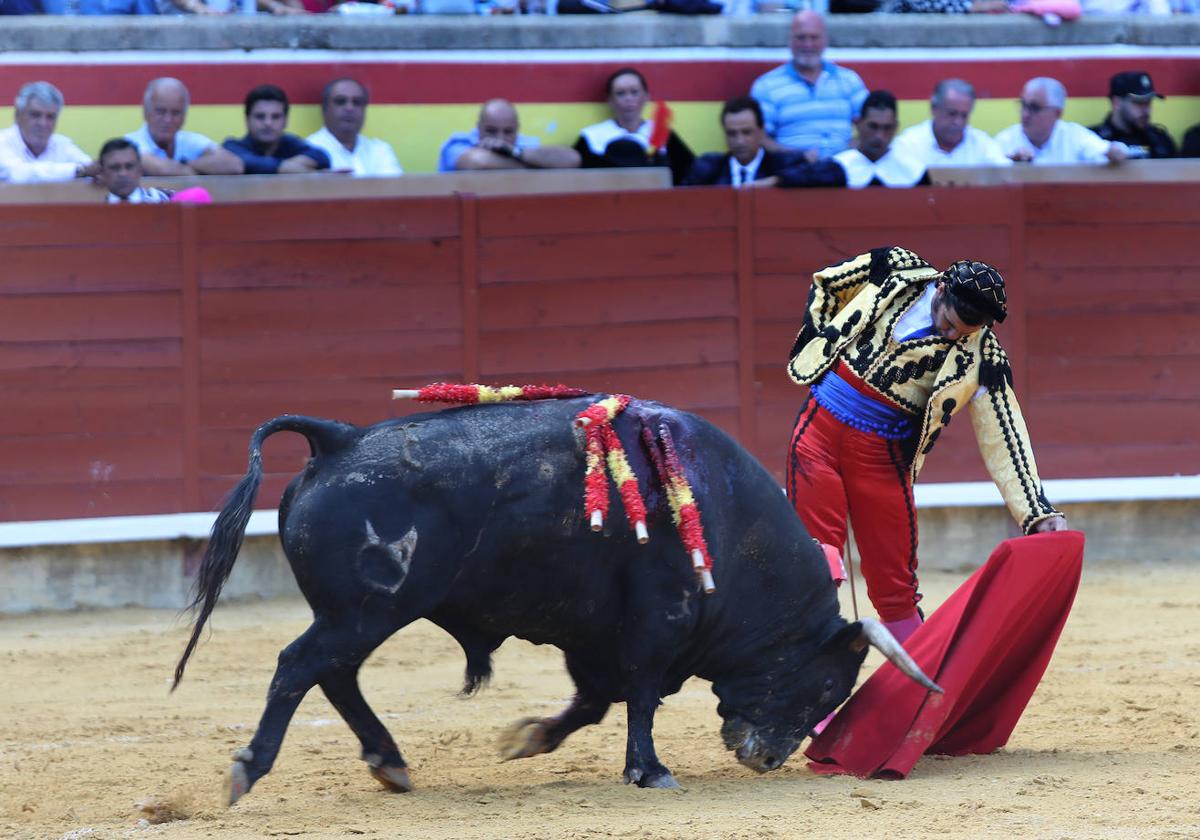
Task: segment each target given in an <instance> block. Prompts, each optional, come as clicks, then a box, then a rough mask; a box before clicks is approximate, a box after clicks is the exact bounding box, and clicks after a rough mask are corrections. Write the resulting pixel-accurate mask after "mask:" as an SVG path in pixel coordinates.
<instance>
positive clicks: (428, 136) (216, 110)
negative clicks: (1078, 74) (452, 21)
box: [58, 96, 1200, 173]
mask: <svg viewBox="0 0 1200 840" xmlns="http://www.w3.org/2000/svg"><path fill="white" fill-rule="evenodd" d="M1108 108H1109V105H1108V100H1107V99H1106V98H1103V97H1092V98H1078V99H1069V100H1068V101H1067V108H1066V112H1065V114H1064V118H1065V119H1068V120H1071V121H1073V122H1079V123H1083V124H1084V125H1094V124H1095V123H1098V122H1100V121H1101V120H1103V119H1104V115H1105V114H1107V113H1108ZM671 109H672V110H673V111H674V112H675V123H674V125H675V130H676V131H677V132H678V133H679V135H680V136H681V137H683V138H684V139H685V140H686V141H687V143H688V145H689V146H691V148H692V149H693V150H694V151H695V152H696V153H697V154H701V153H703V152H719V151H724V149H725V140H724V137H723V136H722V134H721V128H720V125H719V124H718V116H719V114H720V111H721V103H720V102H679V103H671ZM478 113H479V110H478V107H477V106H475V105H372V106H371V107H370V110H369V112H368V120H367V125H366V129H365V133H366V134H368V135H370V136H371V137H380V138H382V139H384V140H386V141H388V142H389V143H391V144H392V145H393V146H394V147H395V149H396V155H397V157H399V158H400V163H401V165H402V166H403V167H404V170H405V171H406V172H413V173H417V172H435V171H436V170H437V158H438V151H439V150H440V149H441V146H442V143H443V142H445V140H446V138H447V137H449V136H450V135H451V134H453V133H454V132H456V131H467V130H469V129H470V128H471V127H472V126H473V125H474V123H475V119H476V117H477V116H478ZM520 113H521V132H522V133H523V134H530V135H533V136H535V137H538V138H539V139H540V140H541V141H542V142H543V143H556V144H562V145H568V146H569V145H571V144H573V143H574V142H575V140H576V139H577V138H578V137H579V131H580V129H581V128H583V127H584V126H586V125H590V124H592V123H595V122H599V121H601V120H603V119H606V118H607V117H608V110H607V107H606V106H605V105H603V104H593V103H540V104H529V105H522V106H521V108H520ZM289 116H290V125H289V126H288V130H289V131H291V132H293V133H295V134H299V135H300V136H302V137H303V136H307V135H309V134H311V133H312V132H314V131H316V130H317V129H318V128H320V127H321V112H320V109H319V108H318V107H317V106H315V105H297V106H295V107H293V108H292V110H291V113H290V115H289ZM899 116H900V125H901V128H906V127H908V126H910V125H915V124H916V123H919V122H921V121H922V120H926V119H928V118H929V103H928V101H927V100H924V99H914V100H904V101H902V102H901V103H900V114H899ZM1019 117H1020V114H1019V113H1018V111H1017V104H1016V100H1010V99H981V100H979V102H977V103H976V106H975V112H974V114H973V115H972V117H971V125H973V126H975V127H976V128H979V129H982V130H983V131H986V132H987V133H989V134H995V133H996V132H998V131H1000V130H1001V129H1003V128H1007V127H1008V126H1010V125H1012V124H1013V123H1015V122H1017V121H1018V119H1019ZM1198 117H1200V96H1172V97H1170V98H1168V99H1165V100H1162V101H1158V102H1155V105H1154V121H1155V122H1156V123H1159V124H1161V125H1163V126H1164V127H1166V129H1167V130H1168V131H1169V132H1171V134H1172V136H1174V138H1175V139H1176V140H1177V141H1178V140H1180V139H1182V137H1183V133H1184V132H1185V131H1186V130H1187V129H1188V128H1190V127H1191V126H1192V125H1194V124H1195V123H1196V121H1197V118H1198ZM141 124H142V113H141V108H139V107H134V106H83V105H80V106H72V105H70V104H68V105H67V107H66V108H64V109H63V113H62V117H61V118H60V119H59V126H58V130H59V131H60V132H62V133H63V134H66V135H67V136H68V137H70V138H71V139H72V140H74V141H75V142H76V143H78V144H79V146H80V147H82V148H83V150H84V151H86V152H88V153H89V154H96V153H97V152H98V151H99V149H100V147H101V146H102V145H103V144H104V142H105V141H106V140H108V139H109V138H111V137H116V136H119V135H122V134H126V133H128V132H130V131H134V130H136V129H137V128H138V126H140V125H141ZM186 128H188V129H189V130H191V131H198V132H200V133H201V134H204V135H206V136H208V137H211V138H213V140H215V141H217V142H221V141H222V140H224V139H225V138H226V137H231V136H237V137H240V136H242V135H243V134H245V121H244V119H243V116H242V108H241V106H239V105H196V106H194V107H192V109H191V111H190V112H189V113H188V119H187V125H186Z"/></svg>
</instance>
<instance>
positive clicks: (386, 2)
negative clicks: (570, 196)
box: [0, 0, 1200, 24]
mask: <svg viewBox="0 0 1200 840" xmlns="http://www.w3.org/2000/svg"><path fill="white" fill-rule="evenodd" d="M820 5H821V7H826V6H827V7H828V8H829V10H830V11H832V12H835V13H867V12H885V13H920V14H980V13H982V14H992V15H994V14H1006V13H1030V14H1035V15H1038V16H1041V17H1043V18H1045V19H1046V20H1047V22H1048V23H1053V24H1057V23H1059V22H1061V21H1062V20H1064V19H1065V20H1072V19H1075V18H1078V17H1079V16H1080V15H1084V14H1088V15H1113V14H1119V15H1142V16H1159V17H1165V16H1170V15H1173V14H1188V13H1195V12H1200V0H828V2H821V3H820ZM813 7H814V3H813V2H812V0H0V15H40V14H47V15H189V14H191V15H206V16H208V15H223V14H228V13H231V12H239V11H241V12H250V13H256V12H261V13H265V14H272V15H303V14H323V13H328V12H333V13H341V14H355V15H364V14H397V13H398V14H481V15H512V14H611V13H617V12H628V11H659V12H668V13H671V14H701V15H715V14H727V15H745V14H755V13H758V12H779V11H795V10H797V9H800V8H813Z"/></svg>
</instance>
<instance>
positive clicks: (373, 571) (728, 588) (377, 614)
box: [175, 398, 936, 803]
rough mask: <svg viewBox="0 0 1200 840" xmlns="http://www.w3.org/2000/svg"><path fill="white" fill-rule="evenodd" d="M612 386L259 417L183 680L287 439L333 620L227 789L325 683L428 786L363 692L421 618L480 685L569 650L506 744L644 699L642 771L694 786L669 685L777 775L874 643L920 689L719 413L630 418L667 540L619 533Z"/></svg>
mask: <svg viewBox="0 0 1200 840" xmlns="http://www.w3.org/2000/svg"><path fill="white" fill-rule="evenodd" d="M594 401H595V398H583V399H571V400H552V401H543V402H529V403H505V404H498V405H490V406H469V407H462V408H455V409H449V410H446V411H442V412H438V413H433V414H424V415H418V416H413V417H408V418H404V419H399V420H392V421H388V422H384V423H380V424H378V425H375V426H370V427H367V428H358V427H355V426H350V425H347V424H343V423H337V422H333V421H328V420H318V419H314V418H309V417H301V416H283V417H278V418H276V419H274V420H271V421H269V422H267V423H265V424H263V425H262V426H261V427H259V428H258V429H257V430H256V431H255V432H254V435H253V437H252V438H251V442H250V465H249V469H248V471H247V473H246V475H245V477H243V478H242V480H241V482H240V483H239V484H238V486H237V487H236V488H235V489H234V491H233V492H232V493H231V494H230V497H229V499H228V501H227V502H226V504H225V507H224V509H223V510H222V511H221V513H220V515H219V516H218V518H217V521H216V523H215V525H214V526H213V532H212V537H211V539H210V541H209V545H208V548H207V551H206V553H205V556H204V561H203V563H202V566H201V568H200V571H199V573H198V576H197V581H196V593H195V600H194V601H193V607H198V608H199V614H198V616H197V618H196V621H195V624H194V627H193V632H192V635H191V638H190V640H189V642H188V645H187V648H186V650H185V651H184V654H183V656H182V658H181V659H180V662H179V665H178V666H177V668H176V671H175V683H176V685H178V682H179V680H180V679H181V678H182V676H183V670H184V667H185V666H186V664H187V660H188V658H189V657H190V655H191V653H192V651H193V650H194V648H195V645H196V641H197V639H198V638H199V635H200V632H201V630H202V628H203V626H204V624H205V622H206V621H207V619H208V617H209V615H210V614H211V612H212V610H213V608H214V607H215V606H216V602H217V598H218V596H219V594H220V591H221V587H222V586H223V584H224V583H225V581H226V580H227V579H228V577H229V574H230V572H231V570H232V568H233V563H234V560H235V559H236V557H237V553H238V550H239V548H240V547H241V543H242V537H243V534H244V533H245V527H246V522H247V520H248V518H249V516H250V512H251V509H252V506H253V503H254V497H255V495H256V493H257V491H258V486H259V483H260V481H261V478H262V444H263V441H264V440H265V439H266V438H267V437H269V436H270V435H272V434H274V433H276V432H280V431H292V432H297V433H299V434H302V435H304V437H305V438H307V439H308V442H309V445H310V447H311V450H312V457H311V459H310V460H309V461H308V463H307V465H306V466H305V468H304V470H303V472H302V473H301V474H300V475H298V476H297V477H296V478H294V479H293V480H292V482H291V483H290V484H289V485H288V488H287V490H286V491H285V493H284V495H283V499H282V501H281V503H280V506H279V533H280V539H281V540H282V543H283V547H284V551H285V552H286V554H287V558H288V561H289V562H290V564H291V567H292V571H293V573H294V574H295V576H296V581H297V583H298V584H299V586H300V590H301V591H302V592H303V594H304V597H305V598H306V599H307V600H308V603H309V604H310V605H311V607H312V610H313V623H312V625H311V626H310V627H309V628H308V629H307V630H306V631H305V632H304V633H303V634H302V635H301V636H300V637H299V638H298V639H296V640H295V641H294V642H292V643H291V644H290V645H288V646H287V647H286V648H285V649H284V650H283V651H282V653H281V654H280V656H279V664H278V667H277V669H276V671H275V677H274V679H273V680H272V682H271V686H270V689H269V691H268V694H267V705H266V709H265V710H264V711H263V715H262V719H261V720H260V722H259V726H258V729H257V731H256V732H255V734H254V738H253V740H252V741H251V742H250V745H249V746H248V747H247V748H245V749H242V750H239V751H238V752H237V753H236V754H235V756H234V759H235V760H234V763H233V765H232V767H231V770H230V774H229V777H228V783H229V785H230V789H229V801H230V802H231V803H232V802H234V801H236V800H237V798H238V797H239V796H241V795H242V794H244V793H245V792H246V791H248V790H249V789H250V787H251V786H252V785H253V784H254V783H255V782H256V781H257V780H258V779H259V778H261V777H262V776H263V775H265V774H266V773H267V772H268V771H269V770H270V769H271V765H272V764H273V763H274V761H275V758H276V756H277V754H278V752H279V748H280V745H281V743H282V741H283V736H284V732H285V730H286V728H287V725H288V722H289V720H290V719H291V717H292V714H293V713H294V712H295V710H296V707H297V706H298V705H299V703H300V701H301V699H302V698H303V697H304V695H305V694H306V693H307V692H308V691H309V689H311V688H312V687H313V686H314V685H319V686H320V687H321V689H322V690H323V691H324V692H325V695H326V696H327V697H328V698H329V701H330V702H331V703H332V704H333V706H334V707H335V708H336V709H337V710H338V712H339V713H340V714H341V715H342V717H343V718H345V720H346V723H347V724H348V725H349V726H350V728H351V730H353V732H354V734H355V735H356V736H358V739H359V741H360V742H361V743H362V758H363V760H365V761H366V762H367V763H368V765H369V766H370V769H371V773H372V775H374V776H375V778H376V779H378V780H379V781H380V782H382V783H383V784H384V785H385V786H387V787H390V788H392V789H394V790H409V789H410V788H411V784H410V781H409V777H408V773H407V770H406V769H405V767H406V765H405V762H404V759H403V758H402V757H401V755H400V751H399V749H398V748H397V746H396V743H395V741H393V740H392V737H391V735H390V734H389V733H388V731H387V730H386V729H385V728H384V726H383V724H382V723H381V722H380V721H379V718H378V717H376V715H375V713H374V712H373V711H372V710H371V708H370V707H369V706H368V705H367V702H366V700H364V699H363V696H362V693H361V692H360V690H359V686H358V670H359V668H360V666H361V665H362V663H363V661H364V660H365V659H366V658H367V656H369V655H370V653H371V652H372V651H373V650H374V649H375V648H376V647H378V646H379V645H380V644H381V643H382V642H383V641H384V640H386V639H387V638H388V637H389V636H391V635H392V634H393V633H395V632H396V630H398V629H399V628H401V627H404V626H405V625H407V624H409V623H410V622H412V621H414V620H416V619H418V618H427V619H429V620H430V621H432V622H433V623H435V624H437V625H438V626H439V627H441V628H443V629H444V630H446V631H447V632H448V633H450V634H451V635H452V636H453V637H454V638H455V639H456V640H457V641H458V642H459V644H461V645H462V648H463V651H464V652H465V653H466V660H467V665H466V686H465V689H464V690H465V691H468V692H469V691H472V690H474V689H476V688H478V687H479V685H480V684H481V683H482V682H483V681H484V680H486V679H487V678H488V677H489V676H490V674H491V653H492V651H494V650H495V649H496V648H497V647H499V646H500V644H501V643H502V642H503V641H504V640H505V639H506V638H507V637H509V636H518V637H520V638H523V639H528V640H529V641H531V642H534V643H538V644H552V645H555V646H557V647H559V648H561V649H562V650H563V652H564V653H565V655H566V666H567V670H568V672H569V673H570V675H571V678H572V679H573V680H574V682H575V686H576V695H575V697H574V699H573V701H572V702H571V704H570V705H569V707H568V708H567V709H566V710H565V711H563V712H562V713H561V714H560V715H558V716H557V717H554V718H544V719H528V720H524V721H520V722H519V723H517V724H516V725H515V726H514V727H513V728H512V729H511V730H510V731H509V732H508V733H507V735H506V739H505V743H504V745H503V746H502V754H503V755H504V756H505V757H506V758H522V757H526V756H531V755H536V754H539V753H544V752H550V751H552V750H554V749H555V748H557V747H558V746H559V745H560V744H561V743H562V742H563V740H564V739H565V738H566V737H567V736H568V735H569V734H570V733H571V732H573V731H575V730H576V729H579V728H580V727H582V726H586V725H588V724H592V723H597V722H599V721H600V720H601V718H603V717H604V714H605V712H606V711H607V710H608V707H609V706H610V705H611V704H612V703H614V702H620V701H624V702H625V703H626V704H627V707H628V721H629V725H628V740H627V746H626V762H625V774H624V777H625V780H626V781H627V782H636V783H637V784H638V785H641V786H643V787H669V786H674V784H675V781H674V779H673V778H672V776H671V773H670V771H669V770H668V769H667V768H666V767H665V766H664V765H663V764H662V763H661V762H660V761H659V760H658V757H657V756H656V755H655V752H654V742H653V740H652V737H651V729H652V726H653V720H654V712H655V709H656V707H657V706H658V704H659V702H660V699H661V698H662V697H664V696H666V695H669V694H672V693H674V692H676V691H678V690H679V688H680V686H681V685H682V684H683V682H684V680H686V679H687V678H688V677H690V676H693V675H697V676H700V677H702V678H704V679H706V680H710V681H711V682H712V687H713V692H714V693H715V694H716V695H717V697H718V698H719V699H720V702H719V704H718V707H717V711H718V713H719V714H720V715H721V717H722V718H723V720H724V723H723V726H722V730H721V734H722V737H723V739H724V741H725V745H726V746H727V747H728V748H729V749H731V750H736V752H737V757H738V760H739V761H741V762H742V763H743V764H746V765H747V766H749V767H751V768H753V769H755V770H759V771H763V770H771V769H774V768H776V767H778V766H780V765H781V764H782V763H783V762H784V760H785V759H787V757H788V756H789V755H791V753H792V752H793V751H794V750H795V749H796V748H797V746H798V745H799V744H800V742H801V740H802V739H803V738H804V737H805V736H806V735H808V734H809V733H810V731H811V730H812V728H813V726H814V725H815V724H816V723H817V722H818V721H820V720H821V719H822V718H823V717H824V716H825V715H827V714H828V713H829V712H830V711H832V710H833V709H834V708H835V707H836V706H837V705H838V704H839V703H841V702H842V701H843V700H844V699H845V698H846V697H847V696H848V695H849V693H850V690H851V688H852V687H853V685H854V682H855V679H856V677H857V674H858V670H859V667H860V666H861V665H862V662H863V659H864V657H865V656H866V644H867V643H868V642H871V643H875V644H876V645H877V646H879V647H880V648H881V649H883V650H884V652H885V654H887V655H888V656H889V658H892V659H893V661H895V662H896V663H897V664H898V665H900V666H901V667H902V668H904V669H905V670H906V672H908V673H910V675H912V676H914V678H915V679H918V680H919V681H921V680H923V681H924V682H923V684H925V685H927V686H928V687H931V688H936V687H935V686H933V684H932V683H931V682H929V681H928V680H927V679H925V678H924V675H923V674H920V672H919V670H917V669H916V666H915V665H913V664H912V661H911V660H910V659H907V657H906V655H905V654H904V652H903V650H902V649H901V648H899V646H898V645H896V644H895V641H894V640H893V639H892V638H891V636H890V635H888V634H887V632H886V630H883V628H882V626H881V625H879V624H878V623H877V622H873V621H864V622H861V623H859V622H855V623H847V622H846V620H845V619H843V618H842V617H841V616H840V615H839V614H838V601H837V597H836V594H835V588H834V584H833V582H832V581H831V579H830V575H829V569H828V566H827V564H826V561H825V559H824V557H823V555H822V552H821V551H820V549H819V548H818V547H817V545H816V544H815V543H814V542H813V540H812V539H811V538H810V537H809V536H808V534H807V533H806V531H805V529H804V526H803V525H802V524H801V522H800V520H799V519H798V518H797V516H796V515H795V513H794V512H793V511H792V509H791V506H790V505H789V503H788V501H787V499H786V498H785V497H784V495H783V494H782V493H781V492H780V489H779V485H778V484H777V483H776V482H775V481H774V480H773V479H772V478H771V476H770V475H769V474H768V473H767V472H766V470H765V469H763V467H762V466H761V465H760V464H759V463H758V462H757V461H756V460H755V459H754V458H753V457H751V456H750V455H749V454H748V453H747V452H746V451H745V450H744V449H742V448H741V447H740V446H739V445H738V444H737V443H735V442H734V441H733V440H732V439H730V438H729V437H728V436H727V435H725V434H724V433H723V432H721V431H720V430H718V429H716V428H715V427H714V426H712V425H710V424H709V423H707V422H706V421H704V420H702V419H700V418H698V417H696V416H694V415H691V414H687V413H684V412H681V411H677V410H674V409H671V408H669V407H666V406H663V405H659V404H656V403H649V402H644V401H635V402H634V403H633V404H632V405H630V406H629V408H628V410H626V411H625V412H624V413H623V414H621V415H619V416H618V417H617V419H616V420H615V422H614V428H615V431H616V432H617V434H618V436H619V437H620V439H621V441H622V443H623V445H624V447H625V449H626V452H627V453H628V454H629V460H630V463H631V465H632V467H633V469H634V472H635V473H636V474H637V476H638V477H639V485H640V489H641V491H642V493H643V494H644V496H645V499H646V506H647V510H648V522H647V524H648V525H649V528H650V535H651V538H650V541H649V543H648V544H646V545H639V544H638V543H637V541H636V539H635V538H634V536H633V534H632V533H631V531H630V529H629V528H628V526H627V523H626V522H625V519H624V517H623V516H622V515H620V513H618V512H617V511H618V510H619V508H620V502H619V501H618V500H617V498H616V496H615V494H614V497H613V503H612V508H611V509H612V511H613V515H612V516H610V517H609V519H608V520H607V521H606V522H605V526H604V534H603V535H599V534H595V533H592V532H591V531H590V530H589V528H588V524H587V522H586V521H585V512H584V510H583V503H582V500H583V484H584V482H583V475H584V467H585V459H584V451H583V448H582V446H581V444H580V442H579V440H578V439H577V435H578V433H577V432H576V431H575V430H574V429H573V427H572V422H571V421H572V419H573V418H574V417H575V415H576V414H577V413H578V412H579V411H580V410H582V409H583V408H585V407H586V406H587V405H588V404H590V403H591V402H594ZM663 425H665V427H666V428H667V429H668V430H669V433H670V435H671V436H672V437H673V438H674V441H675V443H676V446H677V447H678V450H679V454H680V457H681V460H682V462H683V464H684V468H685V471H686V472H687V474H688V476H689V479H690V481H691V483H692V486H693V488H694V491H695V497H696V500H697V503H698V506H699V508H700V512H701V515H702V517H703V522H704V529H705V536H706V538H707V541H708V545H709V549H710V552H711V554H712V556H713V558H714V569H713V574H714V577H715V581H716V591H715V592H713V593H711V594H707V595H706V594H704V592H703V591H702V590H701V588H700V587H699V585H698V583H697V581H696V578H695V575H694V573H693V569H692V568H691V563H690V561H689V559H688V557H687V554H686V552H685V551H684V548H683V544H682V542H681V541H680V538H679V536H678V535H677V533H676V531H675V528H674V526H673V524H672V520H671V512H670V508H669V505H668V502H667V499H666V496H665V493H664V491H663V488H662V485H661V483H660V482H659V481H656V480H654V468H653V466H652V465H651V464H650V463H649V461H648V459H647V457H646V454H645V450H644V449H643V448H642V446H641V444H640V437H639V435H640V432H641V429H643V428H646V427H649V428H653V429H659V428H660V426H663Z"/></svg>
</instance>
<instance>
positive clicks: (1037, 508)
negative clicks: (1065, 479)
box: [969, 330, 1059, 534]
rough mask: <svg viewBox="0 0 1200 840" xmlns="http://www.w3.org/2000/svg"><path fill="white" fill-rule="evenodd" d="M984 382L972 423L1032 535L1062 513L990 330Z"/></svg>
mask: <svg viewBox="0 0 1200 840" xmlns="http://www.w3.org/2000/svg"><path fill="white" fill-rule="evenodd" d="M980 351H981V354H982V360H981V363H980V369H979V384H980V386H981V387H982V388H983V393H980V394H979V395H978V396H976V397H975V399H973V400H971V401H970V403H969V406H970V410H971V425H972V426H974V428H975V438H976V440H977V441H978V442H979V451H980V453H982V455H983V460H984V463H985V464H986V465H987V470H988V472H989V473H990V474H991V476H992V480H993V481H995V482H996V486H997V487H998V488H999V489H1000V495H1002V496H1003V497H1004V503H1005V504H1006V505H1008V509H1009V511H1010V512H1011V513H1012V515H1013V518H1014V519H1016V520H1017V523H1018V524H1019V525H1020V526H1021V530H1022V531H1024V532H1025V533H1026V534H1030V533H1032V532H1033V528H1034V526H1035V525H1037V523H1039V522H1041V521H1042V520H1043V519H1049V518H1050V517H1052V516H1058V515H1059V512H1058V511H1057V510H1055V508H1054V506H1053V505H1052V504H1050V502H1049V500H1048V499H1047V498H1046V493H1045V491H1044V490H1043V489H1042V480H1041V478H1039V477H1038V471H1037V463H1036V462H1035V461H1034V458H1033V447H1032V445H1031V444H1030V443H1029V431H1028V430H1027V429H1026V428H1025V418H1024V417H1022V416H1021V406H1020V405H1018V404H1017V397H1016V394H1015V393H1014V392H1013V388H1012V368H1011V367H1009V363H1008V356H1007V355H1006V354H1005V352H1004V348H1003V347H1001V346H1000V341H999V340H998V339H997V338H996V336H995V334H994V333H992V332H991V331H990V330H989V331H988V333H987V335H986V336H984V339H983V341H982V342H981V344H980Z"/></svg>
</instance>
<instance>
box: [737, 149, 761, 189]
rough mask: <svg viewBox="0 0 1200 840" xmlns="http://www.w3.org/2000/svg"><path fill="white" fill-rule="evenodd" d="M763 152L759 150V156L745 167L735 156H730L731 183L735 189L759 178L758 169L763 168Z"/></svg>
mask: <svg viewBox="0 0 1200 840" xmlns="http://www.w3.org/2000/svg"><path fill="white" fill-rule="evenodd" d="M762 162H763V150H762V149H759V150H758V154H756V155H755V156H754V158H753V159H752V160H751V161H750V162H749V163H747V164H745V165H743V164H740V163H738V162H737V158H735V157H734V156H733V155H730V156H729V183H731V184H733V185H734V186H735V187H740V186H742V185H743V184H748V183H750V182H751V181H753V180H754V179H755V178H757V177H758V167H760V166H762Z"/></svg>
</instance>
